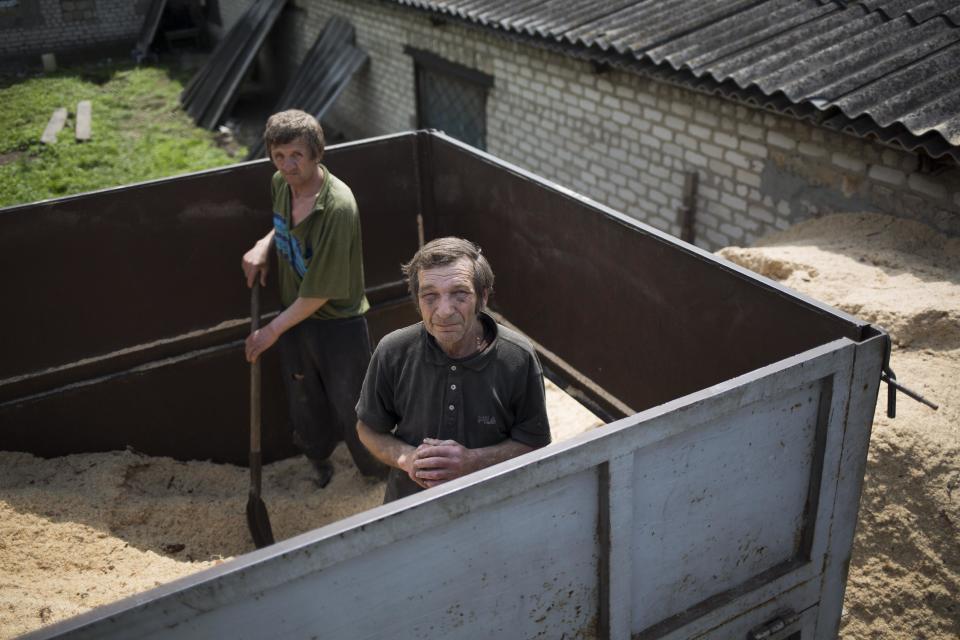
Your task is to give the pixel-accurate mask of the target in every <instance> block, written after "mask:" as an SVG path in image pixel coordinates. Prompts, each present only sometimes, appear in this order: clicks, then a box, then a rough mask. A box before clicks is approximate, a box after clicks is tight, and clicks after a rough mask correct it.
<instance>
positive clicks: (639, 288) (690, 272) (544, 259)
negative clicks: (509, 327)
mask: <svg viewBox="0 0 960 640" xmlns="http://www.w3.org/2000/svg"><path fill="white" fill-rule="evenodd" d="M425 142H429V155H430V157H431V162H430V166H432V167H433V172H434V173H433V175H432V176H431V178H432V180H431V182H430V184H432V185H433V201H434V202H433V206H434V207H435V210H436V219H437V225H438V228H437V232H436V233H437V235H447V234H454V235H462V236H464V237H467V238H470V239H472V240H474V241H476V242H478V243H480V245H481V246H482V247H483V249H484V251H485V252H486V253H487V255H488V258H489V259H490V261H491V264H493V266H494V269H495V270H496V274H497V286H496V295H495V296H494V301H495V303H496V305H497V309H498V310H499V311H500V312H501V313H502V314H503V315H504V316H505V317H507V318H508V319H510V321H511V322H513V323H514V324H516V325H517V326H519V327H521V328H522V329H523V330H524V332H526V333H527V334H529V335H530V336H532V337H533V338H534V339H535V340H537V341H538V342H539V343H540V344H542V345H543V346H544V347H546V348H547V349H550V350H551V351H554V352H556V353H558V354H560V355H562V356H563V357H564V358H565V359H566V360H567V361H568V362H569V363H570V364H572V365H573V366H574V367H575V368H576V369H578V370H579V371H581V372H582V373H583V374H585V375H586V376H588V377H589V378H591V379H592V380H594V381H595V382H597V383H598V384H600V386H602V387H603V388H604V389H606V390H607V391H609V392H610V393H612V394H613V395H614V396H616V397H618V398H619V399H620V400H622V401H623V402H625V403H626V404H627V405H629V406H630V407H631V408H633V409H634V410H636V411H639V410H642V409H647V408H649V407H653V406H656V405H658V404H661V403H663V402H666V401H668V400H672V399H674V398H677V397H680V396H682V395H685V394H687V393H691V392H693V391H696V390H698V389H703V388H706V387H708V386H710V385H714V384H717V383H719V382H722V381H724V380H728V379H730V378H732V377H734V376H737V375H740V374H743V373H746V372H747V371H752V370H754V369H756V368H757V367H761V366H763V365H766V364H769V363H771V362H774V361H776V360H779V359H781V358H786V357H788V356H790V355H793V354H796V353H800V352H801V351H804V350H806V349H810V348H812V347H814V346H817V345H820V344H823V343H825V342H828V341H829V340H832V339H834V338H837V337H840V336H846V337H848V338H850V339H852V340H858V339H859V338H860V327H859V326H857V323H856V322H851V321H850V320H852V319H841V318H840V317H839V316H838V315H837V313H836V311H835V310H827V309H823V308H821V307H817V306H815V305H812V304H805V303H804V302H803V301H801V300H800V299H799V297H798V296H797V295H796V294H795V292H790V293H786V292H784V291H783V290H781V289H778V288H777V287H776V286H775V285H774V286H769V287H764V286H763V285H761V284H760V283H758V281H757V278H756V276H755V275H750V276H744V275H742V272H741V271H740V270H738V269H736V268H735V267H733V266H732V265H729V266H727V267H724V266H723V265H722V264H720V262H719V261H718V260H717V259H716V257H715V256H712V255H710V254H706V253H705V252H703V251H701V250H699V249H697V248H695V247H693V246H691V245H686V244H685V243H680V242H678V241H677V239H676V238H673V237H672V236H666V235H665V234H662V233H660V232H658V231H656V230H655V229H653V228H652V227H648V226H646V225H643V224H640V223H637V222H636V221H634V220H631V219H628V218H625V217H624V216H622V215H620V214H617V213H616V212H614V211H611V210H609V209H606V208H604V207H601V206H599V205H597V204H596V203H592V202H589V201H585V200H584V199H583V198H582V197H581V196H578V195H577V194H575V193H572V192H570V191H567V190H564V189H562V188H559V187H556V186H553V185H549V184H545V183H543V182H542V181H540V180H536V179H534V177H533V176H531V175H530V174H527V173H525V172H523V171H521V170H519V169H517V168H516V167H511V168H510V169H512V170H508V171H505V170H504V167H503V163H502V162H501V161H499V160H496V159H495V158H492V157H490V156H484V155H482V154H478V153H464V151H463V145H462V144H460V143H458V142H456V141H453V140H451V139H449V138H446V137H439V136H438V137H431V138H429V139H428V140H426V141H425ZM860 324H861V325H862V323H860Z"/></svg>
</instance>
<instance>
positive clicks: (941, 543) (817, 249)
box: [718, 214, 960, 640]
mask: <svg viewBox="0 0 960 640" xmlns="http://www.w3.org/2000/svg"><path fill="white" fill-rule="evenodd" d="M718 253H720V255H722V256H724V257H726V258H728V259H730V260H732V261H734V262H737V263H739V264H741V265H743V266H745V267H748V268H750V269H752V270H754V271H757V272H759V273H761V274H763V275H766V276H768V277H770V278H773V279H775V280H779V281H780V282H782V283H783V284H785V285H787V286H789V287H791V288H793V289H796V290H798V291H801V292H803V293H805V294H807V295H809V296H811V297H813V298H817V299H818V300H822V301H824V302H827V303H829V304H831V305H833V306H835V307H837V308H839V309H842V310H844V311H846V312H848V313H850V314H852V315H856V316H858V317H859V318H862V319H864V320H868V321H870V322H872V323H874V324H877V325H879V326H881V327H883V328H885V329H886V330H887V331H889V333H890V335H891V337H892V338H893V341H894V351H893V354H892V357H891V368H892V369H893V370H894V372H895V373H896V374H897V379H898V380H899V381H900V382H901V383H902V384H904V385H906V386H907V387H909V388H911V389H913V390H915V391H917V392H919V393H920V394H921V395H923V396H925V397H926V398H928V399H930V400H932V401H934V402H936V403H938V404H939V405H940V408H939V410H938V411H932V410H931V409H929V408H927V407H925V406H923V405H921V404H919V403H917V402H915V401H913V400H911V399H909V398H907V397H905V396H903V395H902V394H898V398H897V417H896V418H895V419H890V418H888V417H887V416H886V385H881V389H880V397H879V399H878V403H877V411H876V414H875V418H874V425H873V434H872V437H871V443H870V451H869V456H868V462H867V476H866V481H865V488H864V493H863V497H862V499H861V503H860V520H859V524H858V527H857V536H856V540H855V542H854V551H853V560H852V563H851V567H850V574H849V580H848V584H847V592H846V598H845V602H844V611H845V614H844V618H843V622H842V626H841V637H842V638H844V639H845V640H862V639H868V638H869V639H880V638H883V639H891V640H892V639H897V640H900V639H902V640H908V639H909V640H921V639H922V640H934V639H936V640H948V639H949V640H957V638H960V427H958V423H960V240H958V239H947V238H945V237H943V236H941V235H939V234H937V233H935V232H934V231H932V230H931V229H930V228H928V227H926V226H923V225H921V224H919V223H915V222H910V221H905V220H898V219H894V218H890V217H887V216H878V215H855V214H846V215H835V216H827V217H824V218H820V219H816V220H810V221H808V222H805V223H802V224H800V225H797V226H795V227H792V228H791V229H788V230H787V231H785V232H783V233H779V234H776V235H773V236H769V237H767V238H765V239H764V240H762V241H760V242H759V243H757V246H756V247H753V248H748V249H743V248H737V247H729V248H727V249H723V250H721V251H720V252H718Z"/></svg>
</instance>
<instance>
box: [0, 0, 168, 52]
mask: <svg viewBox="0 0 960 640" xmlns="http://www.w3.org/2000/svg"><path fill="white" fill-rule="evenodd" d="M148 4H149V2H148V1H147V0H0V59H6V60H15V59H27V58H37V57H38V56H39V55H40V54H41V53H47V52H53V53H57V54H63V53H70V52H75V51H84V50H90V49H100V50H103V49H108V48H117V49H121V50H124V49H125V50H126V51H129V49H130V48H131V47H132V45H133V43H134V42H135V41H136V39H137V35H138V33H139V31H140V27H141V25H142V24H143V18H144V15H145V12H146V9H147V6H148Z"/></svg>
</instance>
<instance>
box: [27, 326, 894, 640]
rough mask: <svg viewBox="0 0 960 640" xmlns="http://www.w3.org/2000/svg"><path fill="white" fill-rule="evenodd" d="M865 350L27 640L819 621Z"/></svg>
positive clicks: (599, 436)
mask: <svg viewBox="0 0 960 640" xmlns="http://www.w3.org/2000/svg"><path fill="white" fill-rule="evenodd" d="M856 347H857V345H856V344H855V343H853V342H851V341H849V340H847V339H840V340H837V341H835V342H832V343H830V344H828V345H824V346H822V347H818V348H816V349H812V350H810V351H808V352H805V353H803V354H798V355H797V356H795V357H792V358H788V359H786V360H784V361H781V362H778V363H775V364H772V365H770V366H768V367H764V368H762V369H759V370H757V371H754V372H751V373H749V374H746V375H744V376H741V377H739V378H736V379H733V380H730V381H728V382H725V383H723V384H721V385H717V386H716V387H713V388H710V389H705V390H703V391H701V392H698V393H695V394H691V395H690V396H687V397H685V398H680V399H678V400H676V401H673V402H670V403H666V404H664V405H661V406H659V407H656V408H653V409H650V410H648V411H645V412H642V413H640V414H637V415H635V416H632V417H630V418H627V419H624V420H621V421H618V422H616V423H614V424H611V425H608V426H607V427H605V428H603V429H598V430H596V431H593V432H588V433H585V434H582V435H580V436H577V437H576V438H574V439H571V440H569V441H566V442H563V443H558V444H556V445H551V446H550V447H547V448H545V449H542V450H538V451H535V452H532V453H530V454H527V455H525V456H521V457H519V458H516V459H514V460H510V461H507V462H505V463H502V464H500V465H496V466H495V467H491V468H490V469H486V470H484V471H481V472H479V473H476V474H472V475H471V476H468V477H465V478H461V479H459V480H456V481H453V482H451V483H448V484H446V485H444V486H442V487H438V488H436V489H433V490H430V491H427V492H424V493H421V494H418V495H416V496H411V497H409V498H405V499H403V500H400V501H397V502H396V503H392V504H390V505H385V506H382V507H378V508H377V509H373V510H371V511H369V512H366V513H364V514H360V515H358V516H354V517H352V518H348V519H347V520H344V521H341V522H339V523H335V524H333V525H329V526H327V527H324V528H322V529H318V530H316V531H314V532H310V533H307V534H304V535H302V536H298V537H297V538H293V539H291V540H287V541H283V542H281V543H278V544H277V545H273V546H272V547H268V548H266V549H263V550H260V551H257V552H254V553H251V554H247V555H245V556H241V557H240V558H237V559H235V560H232V561H230V562H228V563H224V565H221V566H220V567H217V568H214V569H211V570H208V571H205V572H201V573H199V574H197V575H195V576H191V577H190V578H187V579H184V580H181V581H179V582H177V583H173V584H170V585H165V586H163V587H160V588H158V589H156V590H154V591H151V592H148V593H145V594H142V595H141V596H137V597H135V598H131V599H128V600H126V601H123V602H120V603H117V604H115V605H110V606H109V607H106V608H104V609H101V610H97V611H94V612H91V613H89V614H86V615H84V616H80V617H78V618H76V619H73V620H70V621H66V622H64V623H62V624H60V625H55V626H53V627H50V628H48V629H44V630H42V631H41V632H39V633H38V634H36V635H35V637H53V636H61V635H62V636H68V637H74V638H129V637H150V638H161V637H162V638H167V637H177V638H200V637H204V638H206V637H222V636H223V635H224V634H227V635H229V636H231V637H238V638H294V637H297V638H300V637H304V638H309V637H312V636H316V637H331V638H353V637H358V638H394V637H417V638H483V637H510V638H514V637H515V638H533V637H545V638H560V637H566V638H574V637H592V636H599V637H612V638H627V637H630V636H631V634H635V633H638V632H640V633H641V637H644V638H646V637H651V638H653V637H656V638H669V639H671V640H679V639H680V638H694V637H701V636H702V637H711V638H715V637H722V636H718V635H716V633H717V630H718V629H722V628H725V627H724V625H728V624H734V621H736V622H735V625H734V626H735V627H736V628H737V629H741V628H754V627H755V626H756V625H758V624H761V623H763V622H765V621H766V620H767V619H769V617H770V615H771V610H773V609H776V610H779V609H789V610H791V611H794V612H800V613H803V612H807V611H817V610H823V605H824V603H822V602H819V601H818V599H819V598H820V597H821V591H822V582H823V571H824V566H825V562H827V560H826V558H828V557H833V556H834V555H836V556H838V557H848V556H849V534H850V533H851V532H852V526H853V524H852V520H853V519H855V517H856V509H855V507H854V508H852V509H851V508H850V506H849V505H843V509H842V514H843V518H844V519H845V520H846V519H849V520H851V522H844V523H836V522H833V520H834V514H835V512H841V510H840V509H838V504H837V501H838V500H841V501H845V500H849V499H850V495H851V492H852V491H853V490H854V485H856V487H855V488H856V491H857V492H858V491H859V479H858V478H854V477H852V476H851V477H848V478H847V480H845V481H844V482H848V483H850V486H849V487H847V488H845V489H844V492H843V493H840V494H838V492H837V477H838V473H839V466H840V463H841V459H843V460H845V461H847V462H848V463H854V462H856V463H857V464H859V462H858V460H859V458H858V456H862V455H864V454H865V447H864V445H863V443H864V437H863V431H864V430H865V429H866V430H867V431H869V425H868V424H867V425H864V424H862V419H865V416H866V412H865V409H864V408H863V407H860V408H859V409H857V411H858V412H859V414H858V415H860V414H862V415H860V417H859V418H858V420H861V422H860V423H858V424H854V425H851V424H846V420H847V414H848V402H847V401H848V398H849V394H850V384H851V378H852V376H853V362H854V352H855V350H856ZM878 362H879V361H878V360H876V361H875V359H871V358H865V359H864V364H863V369H862V375H863V376H866V375H867V373H868V372H873V374H874V377H875V374H876V370H877V368H878V366H877V363H878ZM868 370H869V371H868ZM858 371H859V370H858ZM872 388H873V389H874V390H875V387H872ZM859 391H860V390H859V389H858V392H859ZM865 391H867V392H869V391H870V387H869V386H868V388H867V389H866V390H865ZM859 404H865V402H861V401H860V400H859V399H858V406H859ZM845 424H846V430H845V429H844V425H845ZM845 438H849V439H850V440H851V441H856V443H857V446H855V447H853V448H851V449H849V450H848V449H845V448H844V443H845ZM854 458H856V460H854ZM861 471H862V469H861ZM808 498H809V500H808ZM801 514H802V515H801ZM814 514H815V515H814ZM804 517H806V518H807V520H804ZM831 523H833V526H834V527H835V528H836V529H837V531H840V530H842V533H843V535H839V536H834V538H833V539H831V536H830V531H831V528H830V527H831ZM651 533H653V535H651ZM651 540H653V541H654V542H653V543H652V546H651V542H650V541H651ZM832 540H834V541H836V540H839V542H834V541H832ZM833 544H841V547H843V545H845V547H844V548H833V547H832V546H831V545H833ZM657 545H659V546H657ZM761 546H762V547H763V550H762V552H759V551H758V550H759V549H760V547H761ZM844 554H846V556H844ZM827 566H833V565H832V564H828V565H827ZM714 568H715V569H716V571H714V570H713V569H714ZM714 575H716V576H717V578H716V579H714V578H713V576H714ZM688 576H691V577H689V578H688ZM838 576H839V574H838ZM831 580H833V582H834V583H836V579H833V578H831ZM840 586H841V588H842V581H841V582H840ZM831 589H832V590H830V591H829V597H831V598H836V597H838V596H837V594H836V588H835V587H832V588H831ZM638 594H640V595H638ZM840 595H842V593H841V594H840ZM824 597H826V596H824ZM818 605H819V609H818ZM684 607H686V610H684ZM831 607H832V608H835V609H836V611H839V609H838V607H839V602H837V603H831ZM674 614H676V615H674ZM805 615H806V616H808V617H809V616H814V614H813V613H808V614H805ZM817 615H819V614H817ZM805 619H806V618H805ZM804 624H806V623H804ZM831 624H834V623H831ZM829 626H830V625H829V624H828V625H825V626H824V628H829ZM727 628H731V629H732V628H734V627H727ZM804 628H806V627H804ZM738 633H739V632H738ZM817 635H818V637H821V636H820V634H819V632H818V634H817ZM734 637H735V636H734ZM803 637H804V640H806V636H803ZM823 637H825V636H823Z"/></svg>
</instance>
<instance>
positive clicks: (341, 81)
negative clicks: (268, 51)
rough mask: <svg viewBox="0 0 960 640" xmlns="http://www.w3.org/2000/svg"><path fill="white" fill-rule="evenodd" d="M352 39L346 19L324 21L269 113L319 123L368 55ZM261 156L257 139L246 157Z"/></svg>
mask: <svg viewBox="0 0 960 640" xmlns="http://www.w3.org/2000/svg"><path fill="white" fill-rule="evenodd" d="M355 40H356V34H355V31H354V28H353V25H351V24H350V23H349V22H348V21H347V20H346V19H344V18H341V17H339V16H333V17H332V18H330V19H329V20H327V23H326V24H325V25H324V27H323V30H322V31H321V32H320V35H318V36H317V40H316V42H314V44H313V47H311V48H310V51H308V52H307V55H306V56H305V57H304V59H303V61H302V62H301V63H300V66H299V67H298V68H297V73H296V74H295V75H294V77H293V78H292V79H291V80H290V82H289V83H288V85H287V87H286V89H284V92H283V94H282V95H281V96H280V98H279V99H278V100H277V103H276V104H275V105H274V106H273V109H272V111H271V112H272V113H277V112H278V111H283V110H285V109H300V110H302V111H306V112H307V113H310V114H313V116H314V117H316V119H317V120H322V119H323V116H324V114H325V113H326V112H327V110H329V109H330V107H331V106H333V103H334V102H335V101H336V99H337V96H339V95H340V94H341V93H342V92H343V90H344V89H345V88H346V86H347V83H348V82H349V81H350V78H352V77H353V74H354V73H356V72H357V71H358V70H359V69H360V67H362V66H363V65H364V64H365V63H366V61H367V58H368V56H367V53H366V52H365V51H363V50H362V49H360V48H359V47H357V46H355ZM264 155H266V149H264V146H263V141H262V140H258V141H257V143H256V144H255V145H254V146H253V148H252V149H251V150H250V153H249V155H248V156H247V157H248V158H251V159H252V158H260V157H262V156H264Z"/></svg>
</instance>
